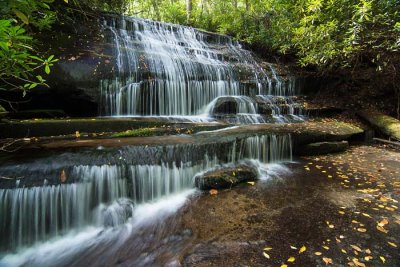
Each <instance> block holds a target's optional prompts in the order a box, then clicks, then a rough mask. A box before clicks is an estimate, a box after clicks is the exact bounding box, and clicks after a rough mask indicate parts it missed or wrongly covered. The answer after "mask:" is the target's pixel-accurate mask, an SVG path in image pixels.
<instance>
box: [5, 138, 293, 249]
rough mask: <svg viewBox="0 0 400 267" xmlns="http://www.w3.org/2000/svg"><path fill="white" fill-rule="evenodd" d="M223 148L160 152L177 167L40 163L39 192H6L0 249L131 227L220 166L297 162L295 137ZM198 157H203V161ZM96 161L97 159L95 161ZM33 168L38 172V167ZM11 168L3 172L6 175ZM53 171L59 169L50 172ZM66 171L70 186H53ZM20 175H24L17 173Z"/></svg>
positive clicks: (171, 148) (165, 149) (129, 162)
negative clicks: (142, 211)
mask: <svg viewBox="0 0 400 267" xmlns="http://www.w3.org/2000/svg"><path fill="white" fill-rule="evenodd" d="M222 146H223V147H226V150H225V151H223V153H218V152H219V151H220V150H221V149H220V148H219V147H218V143H216V144H208V145H204V146H203V147H199V148H198V149H196V148H193V147H192V146H191V145H181V146H167V147H160V148H158V150H159V151H163V154H167V155H168V154H171V155H172V156H171V157H175V161H169V162H168V161H161V162H160V164H135V158H132V159H131V160H126V161H123V160H120V159H119V160H120V161H119V163H118V164H116V163H115V164H101V165H93V164H92V165H79V164H78V165H75V166H73V167H68V166H67V165H65V166H60V165H54V164H52V163H51V162H49V158H44V159H40V160H39V159H38V160H37V162H36V163H37V164H39V165H40V166H43V165H45V162H49V163H48V164H49V166H48V168H47V169H46V172H45V173H36V174H35V172H40V169H34V170H32V171H33V173H32V175H33V177H35V179H39V177H40V175H39V174H42V176H43V175H45V177H42V179H43V180H42V182H41V183H42V185H41V186H38V184H39V181H32V184H33V185H34V186H29V185H28V184H25V185H24V186H20V185H18V183H17V185H16V186H14V187H13V188H7V189H0V235H1V236H2V239H1V241H0V248H1V249H6V248H8V249H10V248H11V249H16V248H18V247H21V246H24V245H29V244H33V243H35V242H38V241H40V240H45V239H47V238H50V237H52V236H59V235H62V234H64V233H66V232H67V231H69V230H71V229H82V228H83V227H85V226H88V225H100V226H104V227H109V226H116V225H118V224H122V223H125V222H126V221H127V220H128V219H129V217H131V216H132V214H133V210H134V207H135V206H136V205H138V204H140V203H145V202H149V201H150V202H151V201H156V200H158V199H160V198H162V197H164V196H168V195H173V194H176V193H180V192H183V191H184V190H187V189H190V188H193V187H194V181H193V178H194V177H195V176H196V174H197V173H200V172H204V171H206V170H209V169H212V168H215V167H217V166H219V165H223V164H234V163H236V162H238V161H241V160H246V159H253V160H257V161H260V162H263V163H267V162H281V161H287V160H291V158H292V155H291V138H290V135H263V136H253V137H248V138H243V139H239V140H235V141H232V142H229V143H223V144H222ZM132 149H134V148H130V149H128V150H127V151H141V150H140V147H138V148H136V150H132ZM185 151H186V152H187V153H185ZM189 152H190V153H189ZM198 152H202V153H203V154H201V156H199V155H198ZM79 153H80V152H76V153H75V155H74V156H68V157H69V158H79V156H80V155H86V154H87V153H86V152H83V153H82V152H81V154H79ZM175 153H178V154H180V155H182V156H181V157H180V158H177V157H176V156H173V155H177V154H175ZM114 154H115V153H114ZM63 157H64V158H65V155H63ZM95 158H96V157H95V156H93V158H91V160H93V159H95ZM164 159H165V160H166V159H167V158H164ZM137 160H139V159H137ZM102 161H103V160H101V159H100V162H102ZM67 163H68V162H67V161H66V162H65V163H64V164H67ZM27 166H32V162H31V161H30V162H28V163H27ZM20 167H21V168H20V170H21V172H26V171H27V169H28V167H24V164H20ZM8 168H9V166H6V167H1V166H0V171H2V170H3V169H4V170H8ZM51 168H55V169H54V170H52V171H50V169H51ZM61 169H63V170H64V169H65V170H66V171H65V172H66V176H67V177H71V178H68V179H71V180H70V182H67V183H62V184H60V183H59V182H58V183H57V184H49V182H51V181H53V180H54V179H56V180H57V179H58V178H57V177H53V176H54V175H56V173H60V172H59V171H60V170H61ZM57 170H58V171H57ZM14 174H16V175H18V173H16V170H15V168H14ZM25 175H26V173H25ZM46 175H48V176H46ZM20 176H21V175H20ZM24 179H29V177H26V178H24ZM68 181H69V180H68ZM52 183H54V182H52Z"/></svg>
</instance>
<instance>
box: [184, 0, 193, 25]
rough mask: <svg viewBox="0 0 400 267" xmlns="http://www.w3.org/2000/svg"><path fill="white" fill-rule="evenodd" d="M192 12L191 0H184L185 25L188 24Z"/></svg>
mask: <svg viewBox="0 0 400 267" xmlns="http://www.w3.org/2000/svg"><path fill="white" fill-rule="evenodd" d="M192 10H193V2H192V0H186V23H187V24H190V20H191V16H192Z"/></svg>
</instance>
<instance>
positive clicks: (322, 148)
mask: <svg viewBox="0 0 400 267" xmlns="http://www.w3.org/2000/svg"><path fill="white" fill-rule="evenodd" d="M347 148H349V142H347V141H340V142H319V143H311V144H307V145H305V146H302V147H301V148H300V149H299V153H298V154H299V155H303V156H311V155H323V154H329V153H336V152H342V151H345V150H346V149H347Z"/></svg>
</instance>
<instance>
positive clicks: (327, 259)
mask: <svg viewBox="0 0 400 267" xmlns="http://www.w3.org/2000/svg"><path fill="white" fill-rule="evenodd" d="M322 260H323V261H324V262H325V264H326V265H328V264H332V263H333V261H332V259H331V258H327V257H323V258H322Z"/></svg>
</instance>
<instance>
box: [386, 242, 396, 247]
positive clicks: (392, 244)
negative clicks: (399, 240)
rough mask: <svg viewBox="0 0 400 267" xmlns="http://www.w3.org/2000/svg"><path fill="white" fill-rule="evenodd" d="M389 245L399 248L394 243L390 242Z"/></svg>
mask: <svg viewBox="0 0 400 267" xmlns="http://www.w3.org/2000/svg"><path fill="white" fill-rule="evenodd" d="M388 244H389V245H391V246H392V247H394V248H397V245H396V244H395V243H393V242H389V241H388Z"/></svg>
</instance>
